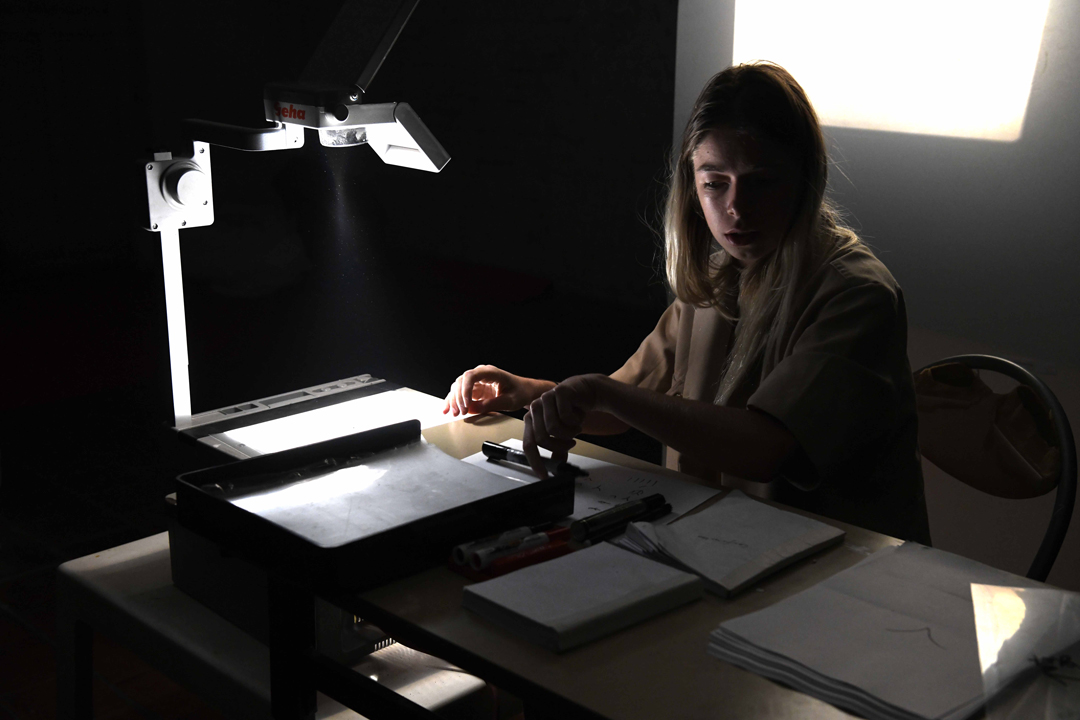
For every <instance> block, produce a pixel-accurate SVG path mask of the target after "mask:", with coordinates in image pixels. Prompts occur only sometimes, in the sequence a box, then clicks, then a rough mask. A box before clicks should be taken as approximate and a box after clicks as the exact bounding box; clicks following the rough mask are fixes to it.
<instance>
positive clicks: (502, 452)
mask: <svg viewBox="0 0 1080 720" xmlns="http://www.w3.org/2000/svg"><path fill="white" fill-rule="evenodd" d="M480 449H481V450H482V451H483V453H484V456H485V457H487V459H488V460H496V461H497V460H503V461H506V462H509V463H513V464H515V465H524V466H525V467H527V468H530V469H531V468H532V465H530V464H529V458H528V456H527V455H526V454H525V453H523V452H521V451H520V450H515V449H514V448H512V447H507V446H506V445H500V444H499V443H493V442H490V441H488V440H485V441H484V444H483V445H482V446H481V448H480ZM544 466H545V467H546V468H547V471H548V472H549V473H551V474H552V475H558V474H560V473H569V474H570V475H572V476H573V477H583V476H588V474H589V473H587V472H586V471H584V470H582V469H581V468H579V467H578V466H577V465H572V464H570V463H568V462H561V463H556V462H554V461H552V460H545V461H544Z"/></svg>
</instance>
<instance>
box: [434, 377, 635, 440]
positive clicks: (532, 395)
mask: <svg viewBox="0 0 1080 720" xmlns="http://www.w3.org/2000/svg"><path fill="white" fill-rule="evenodd" d="M554 387H555V383H554V382H552V381H550V380H540V379H537V378H527V377H522V376H520V375H514V374H512V373H508V372H506V371H505V370H500V369H499V368H497V367H495V366H494V365H477V366H476V367H475V368H473V369H472V370H466V371H465V372H463V373H462V374H461V375H459V376H458V378H457V380H455V381H454V383H453V385H451V386H450V392H449V393H447V395H446V400H445V405H444V407H443V414H446V413H452V414H453V416H454V417H457V416H458V415H466V414H468V413H484V412H496V411H503V412H512V411H514V410H520V409H521V408H524V407H527V406H528V405H529V404H530V403H532V402H533V400H536V399H537V398H539V397H540V396H541V395H543V394H544V393H545V392H547V391H548V390H551V389H552V388H554ZM628 427H629V426H628V425H627V424H626V423H624V422H622V421H621V420H619V419H618V418H616V417H614V416H612V415H609V414H608V413H603V412H591V413H588V415H587V416H586V418H585V421H584V423H583V428H582V430H581V432H584V433H587V434H589V435H617V434H619V433H621V432H626V430H627V428H628Z"/></svg>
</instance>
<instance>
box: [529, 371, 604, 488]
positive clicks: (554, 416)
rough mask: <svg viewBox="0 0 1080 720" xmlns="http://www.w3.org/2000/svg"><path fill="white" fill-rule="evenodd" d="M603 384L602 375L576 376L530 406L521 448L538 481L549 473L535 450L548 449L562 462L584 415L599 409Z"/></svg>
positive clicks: (579, 429) (582, 421)
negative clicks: (599, 396) (599, 395)
mask: <svg viewBox="0 0 1080 720" xmlns="http://www.w3.org/2000/svg"><path fill="white" fill-rule="evenodd" d="M605 381H608V378H607V376H605V375H576V376H574V377H572V378H569V379H567V380H564V381H563V382H561V383H559V384H558V385H556V386H555V387H553V388H552V389H550V390H548V391H547V392H545V393H544V394H543V395H541V396H540V397H539V398H537V399H536V400H533V401H532V403H530V404H529V412H528V413H526V414H525V418H524V420H525V429H524V434H523V436H522V438H523V440H522V445H523V448H524V451H525V455H526V456H527V457H528V458H529V464H530V465H532V469H533V472H535V473H536V476H537V477H539V478H540V479H541V480H543V479H544V478H546V477H547V476H548V474H547V470H546V468H545V467H544V460H543V458H542V457H541V456H540V450H539V449H538V447H542V448H546V449H548V450H550V451H551V457H552V459H553V460H555V461H556V462H564V461H565V460H566V456H567V454H568V453H569V451H570V448H572V447H574V445H575V444H576V441H575V440H574V437H576V436H577V435H578V434H580V433H581V429H582V424H583V423H584V421H585V416H586V415H588V414H589V413H590V412H591V411H593V410H596V409H597V408H598V394H599V392H600V389H601V386H602V385H603V383H604V382H605Z"/></svg>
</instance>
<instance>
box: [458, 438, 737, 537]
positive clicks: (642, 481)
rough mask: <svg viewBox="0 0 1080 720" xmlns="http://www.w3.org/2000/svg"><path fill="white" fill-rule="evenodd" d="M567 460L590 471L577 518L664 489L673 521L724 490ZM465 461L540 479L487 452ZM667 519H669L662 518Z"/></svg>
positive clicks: (580, 487) (577, 501)
mask: <svg viewBox="0 0 1080 720" xmlns="http://www.w3.org/2000/svg"><path fill="white" fill-rule="evenodd" d="M503 445H506V446H507V447H512V448H514V449H516V450H520V449H521V441H520V440H507V441H506V442H504V443H503ZM541 453H542V454H543V455H544V457H551V453H550V452H548V451H547V450H541ZM567 461H568V462H569V463H571V464H573V465H577V466H578V467H579V468H581V469H582V470H585V471H587V472H588V473H589V476H588V477H581V478H578V479H577V488H576V490H575V492H574V514H573V515H571V516H570V517H571V518H572V519H574V520H581V519H582V518H587V517H589V516H590V515H595V514H596V513H598V512H600V511H602V510H607V509H608V508H611V507H614V506H616V505H620V504H622V503H624V502H627V501H630V500H638V499H640V498H643V497H645V496H647V495H652V494H653V493H660V494H661V495H663V496H664V500H665V501H667V502H669V503H671V513H672V514H671V515H670V516H668V517H667V518H666V521H670V520H674V519H675V518H677V517H679V516H680V515H683V514H684V513H687V512H689V511H690V510H693V509H694V508H696V507H697V506H698V505H700V504H701V503H703V502H705V501H706V500H708V499H709V498H711V497H713V496H714V495H716V494H717V493H719V492H720V491H719V490H717V489H716V488H711V487H708V486H705V485H699V484H697V483H695V482H691V481H689V480H679V479H677V478H670V477H667V476H664V475H659V474H654V473H650V472H645V471H643V470H635V469H632V468H628V467H623V466H622V465H614V464H612V463H609V462H604V461H602V460H594V459H593V458H588V457H585V456H583V455H573V454H571V455H570V457H569V458H568V460H567ZM465 462H467V463H471V464H473V465H476V466H477V467H482V468H484V469H485V470H487V471H489V472H493V473H495V474H496V475H502V476H503V477H508V478H512V479H514V480H524V481H527V482H532V481H535V480H536V476H535V475H533V473H532V471H531V470H529V469H528V468H523V467H519V466H517V465H513V464H512V463H504V462H491V461H490V460H488V459H487V458H486V457H485V456H484V454H483V453H476V454H475V455H470V456H469V457H467V458H465ZM664 521H665V519H661V522H664Z"/></svg>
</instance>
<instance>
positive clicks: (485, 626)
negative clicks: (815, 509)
mask: <svg viewBox="0 0 1080 720" xmlns="http://www.w3.org/2000/svg"><path fill="white" fill-rule="evenodd" d="M521 428H522V423H521V422H519V421H517V420H513V419H511V418H507V417H503V416H498V417H495V416H489V417H484V418H478V419H477V420H476V421H475V422H465V423H462V422H458V423H453V424H451V425H444V426H440V427H436V428H432V429H430V430H426V431H425V432H424V435H425V437H426V438H427V439H428V440H429V441H431V442H434V443H436V444H437V445H438V446H439V447H441V448H442V449H443V450H444V451H446V452H448V453H449V454H451V455H454V456H455V457H459V458H461V457H466V456H468V455H472V454H474V453H476V452H479V450H480V444H481V442H482V441H483V440H494V441H496V442H502V441H505V440H507V439H509V438H519V439H520V437H521ZM572 452H574V453H577V454H580V455H586V456H589V457H594V458H597V459H600V460H607V461H610V462H615V463H619V464H623V465H628V466H633V467H638V468H641V469H645V470H649V471H651V472H660V473H665V474H669V473H670V474H674V473H672V471H669V470H665V469H661V468H657V467H656V466H654V465H651V464H649V463H645V462H642V461H639V460H636V459H634V458H630V457H627V456H625V455H621V454H619V453H615V452H612V451H609V450H606V449H604V448H601V447H598V446H595V445H591V444H588V443H581V442H579V443H578V445H577V447H575V448H574V450H573V451H572ZM683 477H684V476H683ZM796 512H798V511H796ZM804 514H807V515H809V513H804ZM812 517H814V516H812ZM818 519H820V520H822V521H824V522H827V523H829V524H831V525H835V526H837V527H840V528H842V529H844V530H845V531H847V537H846V539H845V542H844V543H843V544H841V545H838V546H835V547H833V548H831V549H828V550H826V551H824V552H822V553H820V554H818V555H816V556H814V557H813V558H811V559H809V560H805V561H802V562H799V563H796V564H795V565H793V566H791V567H789V568H787V569H785V570H782V571H781V572H779V573H777V574H776V575H773V576H772V577H770V578H767V579H766V580H765V581H763V582H762V583H760V584H759V585H758V586H757V587H755V588H753V589H751V590H749V591H747V592H745V593H743V594H741V595H739V596H737V597H736V598H734V599H732V600H721V599H719V598H717V597H715V596H713V595H711V594H709V593H706V595H705V598H704V599H703V600H700V601H698V602H695V603H691V604H690V605H687V606H684V607H682V608H679V609H676V610H673V611H671V612H669V613H666V614H664V615H661V616H658V617H655V618H653V619H651V620H649V621H647V622H644V623H641V624H640V625H637V626H635V627H632V628H628V629H626V630H623V631H621V632H618V633H616V634H614V635H612V636H609V637H607V638H603V639H601V640H597V641H595V642H592V643H589V644H587V645H585V646H583V647H580V648H577V649H575V650H571V651H569V652H566V653H562V654H556V653H553V652H551V651H548V650H545V649H543V648H541V647H538V646H535V645H532V644H530V643H528V642H525V641H524V640H521V639H519V638H517V637H516V636H514V635H511V634H510V633H508V632H506V631H504V630H502V629H500V628H498V627H496V626H494V625H492V624H490V623H488V622H486V621H484V620H483V619H481V618H479V617H477V616H476V615H473V614H471V613H469V612H467V611H465V610H463V609H462V608H461V597H462V588H464V587H465V585H466V584H467V583H468V581H466V580H465V579H464V578H462V577H460V576H458V575H457V574H455V573H453V572H451V571H450V570H449V569H447V568H442V567H440V568H433V569H431V570H427V571H425V572H422V573H419V574H417V575H414V576H412V577H408V578H405V579H403V580H399V581H397V582H393V583H390V584H388V585H385V586H383V587H380V588H378V589H376V590H372V591H369V592H365V593H362V594H360V595H359V596H355V597H351V598H336V599H335V601H336V602H339V603H341V604H342V606H343V607H346V608H347V609H354V611H355V612H357V614H360V615H362V616H363V617H366V618H370V619H371V620H372V621H373V622H375V623H376V624H378V625H380V626H382V627H383V629H384V630H386V631H387V632H389V633H390V634H391V635H394V636H396V637H400V638H401V639H402V640H403V641H404V642H406V643H407V644H409V643H411V644H413V645H414V646H415V647H418V648H420V649H423V650H425V651H426V652H430V653H432V654H435V655H437V656H439V657H442V658H445V659H446V660H448V661H450V662H452V663H454V664H456V665H459V666H460V667H462V668H465V669H466V670H468V671H469V672H471V673H474V674H476V675H478V676H480V677H483V678H485V679H487V680H489V681H491V682H493V683H495V684H496V685H499V686H500V687H504V688H505V689H507V690H509V691H510V692H513V693H515V694H517V695H519V696H520V697H522V699H523V700H525V702H526V714H527V716H528V717H529V718H530V720H531V719H532V717H533V716H534V715H536V714H539V713H536V712H535V710H537V709H540V708H542V709H546V710H550V711H551V712H550V714H551V715H552V716H554V717H566V716H567V714H566V713H568V712H572V711H573V712H575V713H576V714H580V715H584V716H595V717H603V718H612V719H613V720H614V719H619V720H623V719H626V720H629V719H631V718H702V719H704V718H792V719H794V718H800V719H801V720H806V719H808V718H822V719H824V718H837V717H849V716H848V715H847V714H846V713H844V712H842V711H840V710H838V709H836V708H834V707H833V706H831V705H828V704H826V703H824V702H821V701H819V700H816V699H814V698H811V697H809V696H807V695H804V694H802V693H799V692H796V691H794V690H790V689H788V688H785V687H783V686H780V685H778V684H776V683H774V682H772V681H770V680H766V679H765V678H762V677H760V676H758V675H754V674H752V673H749V672H746V671H744V670H741V669H739V668H736V667H734V666H732V665H729V664H727V663H725V662H722V661H720V660H717V659H715V658H713V657H711V656H709V655H707V654H706V652H705V648H706V645H707V642H708V637H709V633H710V632H711V631H712V630H713V629H714V628H716V626H717V625H719V624H720V623H721V622H723V621H725V620H728V619H731V618H734V617H738V616H739V615H745V614H746V613H749V612H753V611H755V610H760V609H762V608H765V607H767V606H769V605H772V604H773V603H775V602H777V601H779V600H781V599H783V598H786V597H788V596H790V595H793V594H795V593H797V592H800V591H802V590H804V589H806V588H808V587H810V586H812V585H814V584H816V583H817V582H819V581H821V580H823V579H825V578H827V577H829V576H831V575H834V574H835V573H838V572H840V571H841V570H844V569H846V568H848V567H851V566H852V565H854V564H856V563H858V562H859V561H860V560H862V559H864V558H865V557H866V556H867V555H869V554H870V553H873V552H876V551H877V550H880V549H882V548H885V547H888V546H890V545H899V544H900V542H901V541H900V540H897V539H895V538H891V537H888V536H885V535H881V534H879V533H875V532H871V531H869V530H864V529H862V528H858V527H854V526H851V525H847V524H845V523H841V522H837V521H835V520H831V519H827V518H818ZM538 706H539V707H538ZM530 707H532V708H533V709H534V712H533V714H532V715H530V714H529V709H530Z"/></svg>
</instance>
